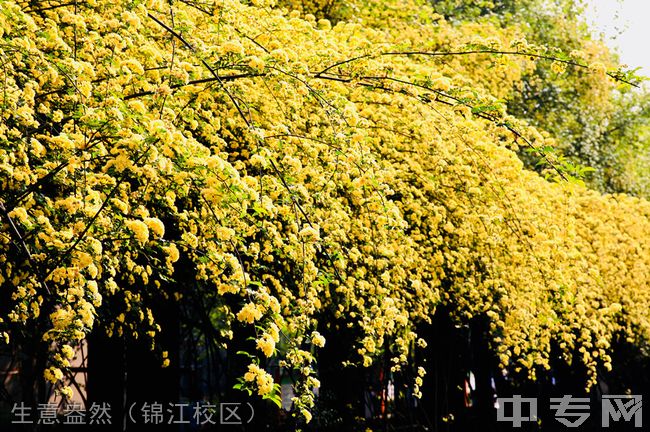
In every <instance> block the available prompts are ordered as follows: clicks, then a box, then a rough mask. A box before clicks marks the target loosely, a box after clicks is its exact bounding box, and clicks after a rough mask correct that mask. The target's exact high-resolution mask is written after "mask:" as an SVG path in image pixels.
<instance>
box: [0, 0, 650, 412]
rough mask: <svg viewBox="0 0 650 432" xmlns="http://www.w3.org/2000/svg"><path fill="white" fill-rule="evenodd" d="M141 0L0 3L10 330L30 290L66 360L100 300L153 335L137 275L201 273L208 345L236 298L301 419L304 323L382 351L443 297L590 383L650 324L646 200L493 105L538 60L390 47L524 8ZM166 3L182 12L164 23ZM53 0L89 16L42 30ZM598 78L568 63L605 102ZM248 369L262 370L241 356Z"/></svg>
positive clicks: (511, 34) (229, 322)
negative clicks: (467, 15) (170, 26)
mask: <svg viewBox="0 0 650 432" xmlns="http://www.w3.org/2000/svg"><path fill="white" fill-rule="evenodd" d="M136 3H137V4H136ZM136 3H133V2H124V1H115V2H96V4H95V5H94V6H92V7H90V6H85V5H80V6H79V12H78V13H76V14H72V15H74V16H71V12H70V10H71V9H70V7H66V6H65V5H64V6H62V7H57V8H44V9H43V10H34V9H29V10H27V9H23V8H22V7H21V5H20V3H16V2H14V1H12V0H7V1H5V2H4V3H3V14H5V15H7V16H11V17H12V19H11V20H4V21H0V34H2V35H3V41H4V42H3V45H2V46H0V56H1V57H2V59H3V74H4V76H5V77H8V79H5V80H0V86H2V91H0V95H3V96H1V97H2V106H3V108H2V114H1V115H2V119H1V120H0V174H1V175H0V204H2V206H3V208H6V209H7V213H8V215H9V218H7V217H6V216H5V215H4V213H2V214H0V217H1V218H2V219H1V222H0V226H1V227H2V234H3V235H0V285H1V286H2V288H3V289H5V288H6V289H8V290H10V291H11V293H12V304H11V306H10V307H11V311H10V312H9V313H8V314H7V316H6V317H2V318H7V319H6V320H4V321H0V330H1V331H2V332H4V331H5V330H6V329H10V328H11V326H14V328H15V327H17V326H21V325H24V323H26V322H27V321H28V320H30V319H34V318H35V317H37V316H38V314H39V313H41V312H40V309H41V308H43V309H44V310H43V312H42V313H43V314H44V316H48V317H49V318H50V322H51V328H50V329H49V330H48V331H47V332H46V333H45V334H44V335H38V337H39V338H40V337H43V338H45V339H46V340H48V341H51V342H55V343H56V344H53V345H52V346H62V348H61V354H62V356H61V355H60V356H59V360H56V358H55V362H57V361H58V363H54V364H57V365H58V366H61V367H64V366H63V365H64V362H63V360H64V358H65V359H68V360H69V359H71V357H70V355H71V354H70V349H71V348H70V347H69V346H68V344H70V345H72V346H74V345H75V344H76V343H77V342H78V341H79V340H81V339H83V338H84V337H85V336H86V334H87V333H88V332H89V331H90V330H91V329H92V328H93V326H95V324H96V323H95V316H96V314H97V310H98V309H99V308H103V312H104V316H106V317H107V319H106V322H105V330H106V331H107V332H108V333H109V334H111V335H117V336H124V335H128V336H129V337H133V338H138V337H146V338H148V341H149V342H152V341H150V340H149V339H153V338H155V336H156V334H157V333H158V332H159V331H160V325H162V323H161V324H158V323H157V322H156V317H155V316H154V314H153V313H152V312H151V308H152V304H151V303H152V300H151V295H152V293H154V294H155V295H160V296H161V297H164V298H173V299H177V300H178V301H182V299H183V296H184V295H185V293H186V290H185V289H184V288H186V287H187V286H188V285H189V286H192V287H193V289H194V288H195V287H198V288H196V289H199V290H201V291H200V294H202V295H206V296H218V298H219V301H215V302H213V303H214V304H217V305H219V306H215V310H214V311H211V312H212V314H211V315H212V316H216V317H219V320H218V321H219V323H220V325H222V326H223V327H222V328H221V329H220V332H221V333H220V334H222V335H223V336H224V341H223V343H224V344H225V343H227V340H229V339H231V338H243V337H244V335H243V334H240V333H238V330H237V329H238V328H239V326H240V325H239V324H236V323H235V320H237V321H239V322H240V323H243V324H248V325H255V326H256V329H257V330H259V332H260V336H259V337H258V339H257V340H256V341H255V344H251V349H250V355H251V356H253V357H257V356H258V355H259V353H260V352H261V355H263V356H265V357H271V356H274V355H277V356H281V357H282V361H283V362H285V364H286V365H287V367H292V368H294V369H296V370H299V371H300V377H301V378H300V380H299V382H298V383H297V384H296V389H297V394H298V397H297V400H298V402H296V404H297V409H298V411H300V410H304V411H303V412H304V414H303V415H304V416H305V417H306V418H309V409H310V408H311V406H312V405H313V394H312V393H311V392H312V391H313V388H314V387H316V386H317V380H316V378H314V376H313V374H314V373H315V372H314V371H315V369H316V368H315V366H314V362H315V361H316V360H317V354H316V355H312V354H311V353H310V352H309V351H306V350H305V349H304V348H306V347H305V346H306V345H309V348H310V349H311V348H312V347H311V345H313V346H315V347H318V348H321V347H323V346H324V344H325V339H324V337H323V336H322V335H320V334H319V333H318V332H315V331H314V329H315V328H326V327H322V326H321V324H326V325H329V324H331V325H332V326H334V328H332V331H336V328H335V327H336V326H337V325H341V326H347V327H350V328H353V329H354V330H355V331H356V334H357V335H358V339H357V341H356V344H355V346H354V347H352V348H351V349H350V353H349V358H348V359H341V360H342V361H343V360H349V361H352V362H355V363H357V364H362V365H365V366H370V365H372V364H373V362H374V361H375V359H376V357H377V356H378V355H381V354H382V353H383V352H386V348H389V349H388V351H390V352H391V353H392V355H393V357H392V358H391V359H390V361H391V367H392V368H393V370H399V369H400V368H401V367H403V366H404V365H405V364H407V363H409V361H410V360H411V359H412V358H413V350H414V349H418V348H423V347H425V346H426V345H427V343H429V344H431V343H434V342H435V341H432V340H428V341H425V340H424V339H422V338H421V337H420V336H419V335H418V334H417V333H416V331H415V329H416V327H417V326H418V325H419V324H422V323H426V322H430V320H431V316H432V315H433V314H434V313H435V311H436V308H437V306H438V305H440V304H441V303H443V304H445V306H446V307H447V308H448V309H449V310H451V311H452V313H453V315H454V319H456V320H458V321H459V322H464V323H466V322H468V321H469V320H471V319H472V318H473V317H476V316H485V317H487V318H488V319H489V321H490V325H491V331H492V335H493V342H494V347H495V348H494V349H495V350H497V351H498V353H499V355H500V358H501V360H502V365H503V366H504V367H508V368H512V369H514V370H524V371H528V372H529V373H530V375H531V378H534V373H535V372H534V371H535V370H536V369H538V368H540V367H542V368H544V367H549V365H550V363H549V359H550V355H551V346H552V345H553V344H554V343H557V344H558V346H560V348H561V350H562V351H563V354H564V356H565V358H566V359H567V360H568V359H569V358H571V357H572V356H575V355H576V353H580V354H579V358H576V359H575V360H576V361H580V362H582V363H584V365H585V366H586V367H587V368H588V369H589V370H590V371H591V374H592V376H591V379H592V381H591V382H592V383H593V382H594V379H595V376H596V371H597V370H598V367H599V366H603V367H605V368H607V367H608V366H611V364H610V357H609V354H610V347H611V344H612V341H613V339H614V338H615V337H616V335H618V334H624V335H625V336H626V337H627V338H629V339H630V340H633V341H636V342H638V343H644V341H647V340H649V339H650V317H649V316H648V315H649V312H648V311H650V290H648V286H650V203H648V202H647V201H645V200H641V199H636V198H632V197H629V196H622V195H616V196H609V195H601V194H598V193H596V192H593V191H590V190H588V189H587V188H585V187H584V186H582V185H580V184H574V183H553V182H549V181H547V180H546V179H544V178H542V177H541V176H539V175H537V174H535V173H533V172H530V171H527V170H525V169H524V168H523V164H522V163H521V162H520V160H519V159H518V158H517V156H516V154H515V153H514V151H513V150H512V149H516V148H517V147H518V145H519V144H520V142H521V141H520V140H518V139H517V137H516V136H514V135H513V134H512V132H511V131H510V130H508V129H507V128H504V127H501V126H499V125H510V127H511V128H516V129H517V130H518V131H520V132H521V134H522V135H525V136H527V137H530V139H531V142H532V143H534V144H536V145H543V146H546V145H549V142H551V141H552V140H550V138H549V137H548V135H547V134H545V133H544V132H543V131H537V130H535V129H533V128H530V127H528V125H526V124H525V123H524V122H522V121H519V120H517V119H516V118H512V117H509V116H508V115H507V114H506V113H505V111H504V109H503V107H502V106H500V105H499V103H498V100H500V99H502V98H503V97H504V96H505V95H507V94H509V93H510V92H511V91H512V90H513V89H514V88H515V87H516V86H518V85H519V84H520V80H521V76H522V74H524V73H525V72H526V71H529V70H531V69H532V68H534V67H535V63H534V61H532V60H531V59H529V58H505V57H503V56H502V57H495V56H494V55H492V54H487V53H482V54H472V55H466V56H464V55H456V56H445V55H436V56H427V55H415V54H412V55H397V54H396V53H398V52H401V51H414V50H417V51H418V52H422V53H426V52H430V51H436V50H438V49H439V47H441V46H442V47H448V48H449V51H463V50H466V49H467V47H468V46H475V45H477V44H478V45H485V46H490V47H499V46H510V45H511V44H515V45H517V46H519V45H521V44H522V43H521V41H520V35H518V34H517V31H516V30H514V29H511V30H500V29H498V28H496V27H494V26H491V25H490V24H486V23H481V24H478V23H468V24H463V25H458V26H453V25H451V24H449V23H447V22H445V21H444V20H443V19H440V18H439V17H437V16H436V15H435V14H434V12H433V10H432V9H431V8H430V7H429V6H426V5H424V4H423V2H415V1H411V0H389V1H387V2H386V1H379V0H372V1H368V2H364V3H365V4H366V7H364V8H361V9H360V10H359V11H358V14H359V18H362V19H361V20H350V21H341V22H338V23H335V25H333V26H332V24H331V23H330V22H324V21H318V20H317V19H316V17H315V16H313V15H304V16H302V17H301V13H300V12H296V11H294V12H287V11H286V10H284V9H273V10H272V12H270V11H269V9H268V7H270V4H269V2H262V3H264V4H263V5H260V6H256V5H255V4H253V5H250V4H248V3H249V2H240V1H238V0H224V1H220V2H219V4H220V6H219V14H218V17H216V16H212V15H209V14H205V13H204V12H202V11H201V10H200V9H198V8H195V7H192V5H191V4H186V3H182V2H175V3H174V4H173V5H171V6H170V5H169V4H164V5H163V2H158V1H149V2H146V4H145V3H142V2H136ZM257 3H260V2H257ZM289 3H293V2H289ZM307 3H309V2H305V5H307ZM315 3H318V2H315ZM387 6H390V7H387ZM398 6H399V7H398ZM170 7H171V8H172V9H173V10H174V15H175V16H177V17H182V20H183V22H184V24H183V25H184V26H187V27H188V28H191V29H192V31H191V32H183V35H180V34H176V35H172V34H170V33H169V31H168V30H167V29H166V28H165V26H163V25H161V23H162V24H164V23H165V17H167V16H169V8H170ZM305 7H306V6H305ZM114 17H123V18H124V19H123V20H121V21H120V20H117V19H114ZM152 17H155V19H153V18H152ZM70 19H74V22H75V23H76V25H77V26H79V28H85V29H86V31H83V32H77V37H76V38H75V37H74V35H73V34H72V33H71V32H69V31H59V29H62V28H69V26H68V25H67V24H66V23H67V22H69V20H70ZM179 19H180V18H179ZM389 20H390V21H389ZM387 22H390V23H391V26H390V28H386V23H387ZM268 29H273V31H268ZM245 35H258V36H257V37H256V38H255V39H254V40H252V39H250V38H249V37H246V36H245ZM477 35H480V38H478V39H477ZM179 36H181V37H183V38H184V41H183V42H185V43H179V41H178V40H174V38H176V39H178V37H179ZM73 48H74V49H73ZM172 51H174V56H170V53H171V52H172ZM390 53H392V54H390ZM170 57H173V59H174V65H173V67H170V64H169V58H170ZM352 58H356V59H357V60H356V61H346V60H348V59H352ZM215 68H217V69H215ZM556 69H557V66H556ZM593 69H594V70H599V71H600V70H602V68H601V67H594V68H593ZM63 71H65V73H64V72H63ZM602 75H603V74H602V73H597V74H589V77H587V78H586V82H585V86H587V85H589V86H591V87H590V88H592V89H593V91H592V93H591V95H592V96H593V100H594V104H603V105H605V104H606V99H607V94H608V93H607V92H608V91H609V89H611V84H608V82H607V81H606V78H605V77H603V76H602ZM216 77H218V79H217V78H216ZM9 78H10V79H9ZM463 101H465V102H463ZM467 101H470V102H467ZM471 103H475V104H478V105H480V110H478V111H480V112H485V113H489V114H490V115H493V116H495V117H496V118H499V119H500V120H499V122H498V123H499V124H494V123H492V122H489V121H486V120H485V119H484V118H481V117H480V116H474V115H473V113H476V112H477V109H472V106H469V105H471ZM474 108H476V107H474ZM481 110H483V111H481ZM10 221H11V223H12V224H13V225H14V226H16V227H17V229H18V230H19V232H26V231H28V232H29V234H30V235H29V236H25V237H24V239H23V240H24V241H25V244H26V246H27V248H28V249H29V251H30V253H31V259H32V260H33V262H35V263H36V264H38V266H39V268H40V267H42V268H44V269H45V270H46V272H45V274H46V275H47V276H46V280H45V283H46V284H47V289H46V287H45V286H43V281H41V280H40V278H39V275H37V274H36V273H35V272H33V271H31V270H30V269H31V268H32V267H31V266H30V265H28V264H31V263H28V262H26V261H25V260H27V258H26V255H25V254H22V253H20V254H17V253H16V252H15V245H16V244H20V242H19V241H18V239H16V238H15V235H16V234H15V231H14V230H13V228H12V225H11V224H10V223H9V222H10ZM163 221H164V222H163ZM166 228H167V229H166ZM179 262H182V263H183V265H184V266H187V267H186V268H184V269H182V270H183V271H182V272H180V271H177V270H179V269H177V268H176V267H178V263H179ZM175 272H176V274H175ZM188 274H191V275H193V276H195V279H196V280H192V281H187V280H177V281H176V283H169V281H170V280H172V279H170V278H172V277H175V276H178V275H188ZM152 287H155V289H152ZM45 297H47V298H45ZM104 299H106V300H110V301H104ZM44 300H47V301H44ZM154 303H155V302H154ZM226 305H237V306H235V308H239V311H238V312H234V310H237V309H233V310H231V306H226ZM45 308H47V310H45ZM331 316H334V317H335V320H334V322H327V323H323V322H321V321H322V320H325V319H327V317H331ZM5 327H6V328H5ZM280 329H282V335H283V344H284V342H285V341H284V338H285V337H286V339H287V341H286V346H287V349H286V350H284V349H278V347H280V344H279V340H280ZM328 343H329V344H332V343H336V341H328ZM66 346H68V348H66ZM416 347H417V348H416ZM57 355H59V354H57ZM72 355H73V354H72ZM168 364H169V359H168V358H166V357H165V358H164V359H163V366H167V365H168ZM57 371H58V372H57ZM60 373H61V371H60V369H56V368H50V369H48V370H47V371H46V375H45V377H46V378H47V379H48V380H50V381H58V380H60V379H61V376H60ZM422 376H423V372H422V373H419V374H418V377H419V378H420V380H416V381H415V390H416V394H419V388H420V381H421V378H422ZM244 379H245V381H246V382H248V383H251V384H252V385H254V386H255V388H256V389H257V392H258V394H259V395H261V396H265V395H266V396H268V395H270V394H272V392H273V391H274V383H273V378H272V377H271V376H270V375H269V374H268V373H267V372H266V371H264V370H263V369H262V368H261V367H259V366H258V365H257V364H255V363H254V364H251V365H250V366H249V368H248V372H247V373H246V375H245V376H244ZM310 394H311V396H310Z"/></svg>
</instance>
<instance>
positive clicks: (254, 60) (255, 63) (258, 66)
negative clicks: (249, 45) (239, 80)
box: [248, 56, 265, 73]
mask: <svg viewBox="0 0 650 432" xmlns="http://www.w3.org/2000/svg"><path fill="white" fill-rule="evenodd" d="M264 66H265V64H264V60H262V59H261V58H259V57H257V56H253V57H251V58H250V60H249V61H248V67H249V68H251V69H253V70H254V71H255V72H258V73H262V72H264Z"/></svg>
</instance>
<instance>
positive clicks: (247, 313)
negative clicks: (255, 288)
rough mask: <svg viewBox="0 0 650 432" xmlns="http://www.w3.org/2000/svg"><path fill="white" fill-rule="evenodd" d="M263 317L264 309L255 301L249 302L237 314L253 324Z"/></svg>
mask: <svg viewBox="0 0 650 432" xmlns="http://www.w3.org/2000/svg"><path fill="white" fill-rule="evenodd" d="M260 318H262V311H260V309H259V307H258V306H257V305H256V304H255V303H247V304H246V305H245V306H244V307H243V308H242V309H241V310H240V311H239V313H238V314H237V319H238V320H239V321H242V322H246V323H248V324H252V323H254V322H255V321H257V320H258V319H260Z"/></svg>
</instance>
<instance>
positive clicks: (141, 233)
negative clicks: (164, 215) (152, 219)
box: [125, 220, 149, 243]
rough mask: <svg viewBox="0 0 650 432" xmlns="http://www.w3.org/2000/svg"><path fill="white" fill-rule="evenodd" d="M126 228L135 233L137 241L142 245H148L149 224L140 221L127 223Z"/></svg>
mask: <svg viewBox="0 0 650 432" xmlns="http://www.w3.org/2000/svg"><path fill="white" fill-rule="evenodd" d="M125 224H126V227H127V228H128V229H129V230H131V232H133V235H134V236H135V239H136V240H137V241H138V242H140V243H146V242H147V241H148V240H149V228H148V227H147V224H145V223H144V222H142V221H140V220H128V221H126V223H125Z"/></svg>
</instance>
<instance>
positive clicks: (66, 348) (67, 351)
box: [61, 345, 74, 360]
mask: <svg viewBox="0 0 650 432" xmlns="http://www.w3.org/2000/svg"><path fill="white" fill-rule="evenodd" d="M61 352H62V353H63V355H64V356H65V357H66V358H67V359H69V360H72V358H73V357H74V349H73V348H72V347H71V346H70V345H63V346H62V347H61Z"/></svg>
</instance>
